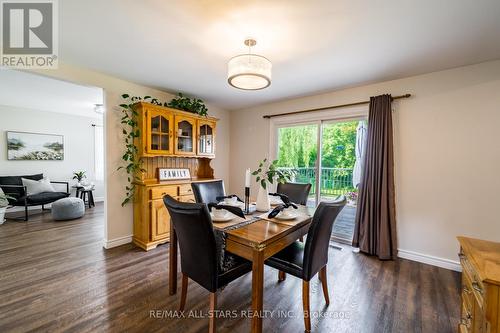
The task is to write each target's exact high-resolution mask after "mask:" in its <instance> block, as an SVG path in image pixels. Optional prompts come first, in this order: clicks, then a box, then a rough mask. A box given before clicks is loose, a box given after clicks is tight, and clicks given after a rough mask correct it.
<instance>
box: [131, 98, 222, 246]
mask: <svg viewBox="0 0 500 333" xmlns="http://www.w3.org/2000/svg"><path fill="white" fill-rule="evenodd" d="M134 111H135V112H137V122H138V129H139V136H138V137H137V138H136V139H135V141H134V143H135V144H136V146H137V148H138V155H139V156H140V157H141V161H142V168H143V169H142V170H141V172H138V173H137V175H136V179H137V181H136V182H135V186H136V193H135V196H134V236H133V242H134V243H135V244H136V245H137V246H139V247H141V248H142V249H144V250H146V251H147V250H150V249H153V248H155V247H156V246H157V245H158V244H162V243H165V242H168V241H169V240H170V215H169V214H168V210H167V208H166V207H165V206H164V204H163V197H164V196H165V195H167V194H168V195H171V196H172V197H174V198H176V199H177V200H180V201H183V202H195V200H194V196H193V192H192V189H191V181H190V180H180V181H169V182H163V183H160V182H159V181H158V169H159V168H185V169H186V168H187V169H189V170H190V174H191V177H192V179H193V181H203V180H204V179H210V180H211V179H213V176H214V173H213V169H212V167H211V166H210V159H211V158H214V157H215V130H216V124H217V119H216V118H213V117H202V116H199V115H196V114H193V113H189V112H184V111H180V110H175V109H171V108H167V107H163V106H158V105H153V104H150V103H144V102H140V103H137V104H135V107H134Z"/></svg>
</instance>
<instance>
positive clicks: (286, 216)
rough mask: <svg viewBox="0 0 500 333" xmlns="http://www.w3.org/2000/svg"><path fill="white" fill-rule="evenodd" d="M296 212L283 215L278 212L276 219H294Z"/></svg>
mask: <svg viewBox="0 0 500 333" xmlns="http://www.w3.org/2000/svg"><path fill="white" fill-rule="evenodd" d="M297 216H298V215H297V214H295V213H291V214H287V215H283V214H281V213H279V214H278V215H276V217H275V218H276V219H278V220H284V221H288V220H293V219H296V218H297Z"/></svg>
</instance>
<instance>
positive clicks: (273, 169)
mask: <svg viewBox="0 0 500 333" xmlns="http://www.w3.org/2000/svg"><path fill="white" fill-rule="evenodd" d="M252 175H253V176H256V177H255V181H256V182H257V183H259V192H258V194H257V202H256V208H257V210H258V211H262V212H267V211H268V210H269V209H270V208H271V204H270V202H269V192H268V190H269V185H270V184H273V182H274V181H276V182H277V183H282V184H283V183H286V182H288V181H290V179H292V178H293V177H294V176H295V171H294V170H289V169H280V168H278V160H274V161H272V162H271V161H269V162H268V160H267V158H264V159H263V160H262V161H260V162H259V167H258V168H257V170H255V171H253V172H252Z"/></svg>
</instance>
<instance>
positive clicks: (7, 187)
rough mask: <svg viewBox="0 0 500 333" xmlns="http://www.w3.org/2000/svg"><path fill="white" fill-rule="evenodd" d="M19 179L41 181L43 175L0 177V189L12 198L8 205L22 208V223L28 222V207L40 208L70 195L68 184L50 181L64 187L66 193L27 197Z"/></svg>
mask: <svg viewBox="0 0 500 333" xmlns="http://www.w3.org/2000/svg"><path fill="white" fill-rule="evenodd" d="M21 178H26V179H32V180H40V179H43V174H41V173H40V174H36V175H28V176H2V177H0V187H1V188H2V190H3V191H4V193H5V194H7V195H9V196H11V197H13V198H14V199H9V204H10V205H12V206H18V207H24V221H28V207H31V206H42V210H43V209H45V208H44V205H46V204H49V203H52V202H54V201H57V200H59V199H62V198H66V197H68V196H69V195H70V192H69V182H61V181H51V183H52V184H58V185H66V192H42V193H37V194H33V195H27V190H26V186H23V182H22V180H21Z"/></svg>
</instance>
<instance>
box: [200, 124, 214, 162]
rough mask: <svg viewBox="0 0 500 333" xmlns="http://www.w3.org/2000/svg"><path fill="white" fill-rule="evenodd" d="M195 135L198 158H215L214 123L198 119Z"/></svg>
mask: <svg viewBox="0 0 500 333" xmlns="http://www.w3.org/2000/svg"><path fill="white" fill-rule="evenodd" d="M197 133H198V136H197V140H196V141H197V150H196V151H197V154H198V156H207V157H215V121H212V120H205V119H198V121H197Z"/></svg>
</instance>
